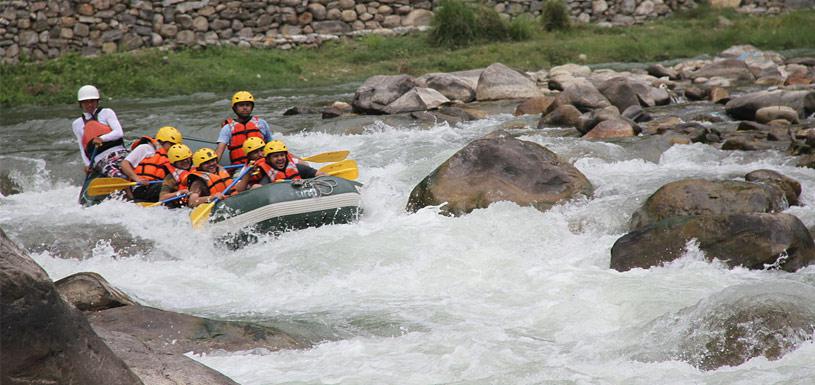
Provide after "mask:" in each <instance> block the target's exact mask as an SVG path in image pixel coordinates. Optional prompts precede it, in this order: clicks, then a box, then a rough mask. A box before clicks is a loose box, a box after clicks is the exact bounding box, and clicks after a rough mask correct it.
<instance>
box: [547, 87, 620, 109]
mask: <svg viewBox="0 0 815 385" xmlns="http://www.w3.org/2000/svg"><path fill="white" fill-rule="evenodd" d="M558 103H559V104H560V105H564V104H571V105H573V106H575V107H577V109H578V110H580V111H581V112H586V111H590V110H594V109H597V108H604V107H608V106H610V105H611V103H610V102H609V101H608V99H607V98H606V97H605V96H604V95H603V94H602V93H600V91H599V90H598V89H597V87H595V86H594V84H592V83H591V82H590V81H588V80H586V79H575V80H574V81H573V82H571V83H569V84H568V85H567V86H566V88H564V89H563V92H561V93H560V94H558Z"/></svg>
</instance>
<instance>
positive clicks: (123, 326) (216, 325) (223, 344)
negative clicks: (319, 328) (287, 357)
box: [87, 305, 304, 354]
mask: <svg viewBox="0 0 815 385" xmlns="http://www.w3.org/2000/svg"><path fill="white" fill-rule="evenodd" d="M87 315H88V320H89V321H90V322H91V324H92V325H93V328H94V329H95V330H97V331H100V330H103V331H106V332H117V333H124V334H127V335H130V336H133V337H135V338H136V339H138V340H139V341H141V342H143V343H144V344H145V345H147V346H148V347H149V348H150V349H151V350H153V351H155V352H157V353H162V354H184V353H187V352H193V353H207V352H211V351H213V350H216V349H222V350H226V351H231V352H234V351H239V350H249V349H255V348H264V349H268V350H271V351H277V350H280V349H295V348H302V347H304V345H303V343H301V342H299V341H297V340H295V339H294V338H292V337H290V336H288V335H286V334H284V333H283V332H281V331H280V330H278V329H276V328H273V327H267V326H261V325H257V324H252V323H247V322H237V321H218V320H212V319H207V318H201V317H195V316H192V315H187V314H181V313H175V312H170V311H164V310H159V309H155V308H151V307H147V306H140V305H136V306H122V307H116V308H112V309H107V310H103V311H98V312H93V313H87Z"/></svg>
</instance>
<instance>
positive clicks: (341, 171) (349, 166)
mask: <svg viewBox="0 0 815 385" xmlns="http://www.w3.org/2000/svg"><path fill="white" fill-rule="evenodd" d="M320 171H322V172H324V173H326V174H328V175H334V176H338V177H340V178H345V179H356V178H357V177H359V169H358V167H357V161H355V160H353V159H346V160H343V161H341V162H337V163H331V164H329V165H327V166H323V167H321V168H320Z"/></svg>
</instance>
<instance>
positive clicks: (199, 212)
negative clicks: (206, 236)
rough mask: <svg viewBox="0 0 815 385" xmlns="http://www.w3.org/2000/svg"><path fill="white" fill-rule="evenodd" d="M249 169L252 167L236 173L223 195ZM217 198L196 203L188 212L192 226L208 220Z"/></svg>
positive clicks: (198, 226)
mask: <svg viewBox="0 0 815 385" xmlns="http://www.w3.org/2000/svg"><path fill="white" fill-rule="evenodd" d="M251 169H252V167H244V168H243V169H241V172H240V173H239V174H238V176H237V177H235V178H234V179H232V183H230V184H229V186H226V189H225V190H224V192H223V193H224V195H226V194H228V193H229V190H232V187H234V186H235V185H236V184H238V182H240V180H241V178H243V176H244V175H246V173H248V172H249V170H251ZM219 200H220V199H218V198H215V199H214V200H213V201H212V202H210V203H204V204H202V205H198V206H197V207H196V208H194V209H193V210H192V212H191V213H190V222H192V228H194V229H200V228H201V227H202V226H203V225H204V223H206V222H207V221H208V220H209V216H210V215H211V214H212V208H213V207H215V204H216V203H218V201H219Z"/></svg>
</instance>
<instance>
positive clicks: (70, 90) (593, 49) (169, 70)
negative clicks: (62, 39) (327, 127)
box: [0, 10, 815, 106]
mask: <svg viewBox="0 0 815 385" xmlns="http://www.w3.org/2000/svg"><path fill="white" fill-rule="evenodd" d="M439 12H441V11H439ZM720 15H722V13H719V12H715V11H711V10H702V11H699V10H695V11H693V13H692V14H682V15H677V16H676V17H673V18H669V19H665V20H660V21H656V22H653V23H649V24H646V25H642V26H634V27H627V28H605V29H604V28H599V27H596V26H575V27H573V28H571V29H569V30H566V31H554V32H546V31H543V30H541V29H540V24H539V23H533V25H534V26H535V27H533V28H529V27H528V26H526V27H523V28H529V29H531V39H529V40H525V41H517V42H494V43H486V42H482V43H479V44H477V45H472V46H469V47H463V48H440V47H435V46H433V45H432V44H430V43H429V41H428V36H427V34H412V35H408V36H403V37H381V36H367V37H363V38H358V39H353V40H344V41H340V42H332V43H327V44H325V45H324V46H323V47H321V48H319V49H294V50H290V51H282V50H275V49H239V48H210V49H203V50H184V51H178V52H162V51H159V50H155V49H149V50H144V51H140V52H136V53H120V54H114V55H106V56H100V57H96V58H85V57H80V56H77V55H71V56H66V57H63V58H60V59H57V60H52V61H48V62H44V63H23V64H18V65H0V79H2V83H3V87H0V105H4V106H11V105H20V104H53V103H70V102H73V101H74V98H75V97H76V90H77V89H78V88H79V87H80V86H81V85H83V84H87V83H92V84H96V85H98V86H99V87H100V88H101V90H102V92H103V93H104V94H105V95H107V96H111V97H115V98H122V97H141V96H169V95H184V94H190V93H194V92H203V91H211V92H231V91H234V90H237V89H242V88H245V89H250V90H264V89H273V88H283V87H304V86H310V85H314V86H316V85H330V84H341V83H346V82H353V81H361V80H364V79H365V78H367V77H369V76H372V75H377V74H397V73H407V74H411V75H422V74H424V73H428V72H438V71H457V70H464V69H472V68H480V67H485V66H487V65H490V64H492V63H495V62H501V63H504V64H506V65H508V66H511V67H514V68H517V69H520V70H539V69H541V68H548V67H550V66H553V65H558V64H563V63H567V62H579V59H578V57H579V55H580V54H585V55H586V57H587V59H586V63H606V62H648V61H658V60H667V59H675V58H686V57H693V56H697V55H700V54H715V53H717V52H720V51H722V50H724V49H726V48H728V47H730V46H732V45H734V44H752V45H755V46H757V47H759V48H761V49H771V50H784V49H792V48H813V47H815V33H813V32H815V27H813V26H815V11H813V10H806V11H796V12H792V13H787V14H783V15H780V16H773V17H756V16H748V15H740V14H735V13H725V14H724V15H725V16H726V17H727V18H728V19H729V20H730V21H731V22H732V25H730V26H722V25H720V22H719V21H718V17H719V16H720ZM519 23H520V22H519ZM526 23H527V24H528V20H527V22H526Z"/></svg>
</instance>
